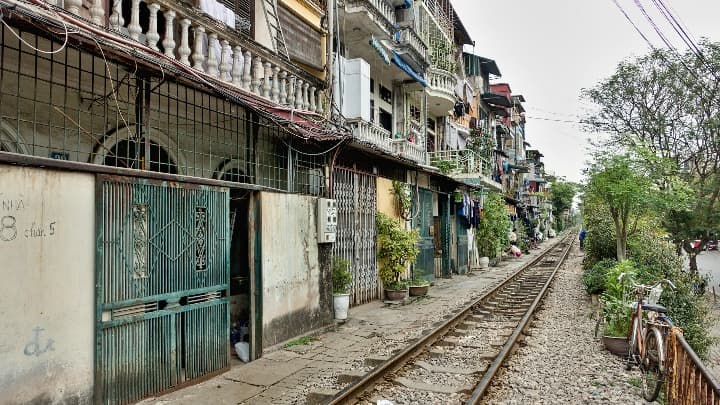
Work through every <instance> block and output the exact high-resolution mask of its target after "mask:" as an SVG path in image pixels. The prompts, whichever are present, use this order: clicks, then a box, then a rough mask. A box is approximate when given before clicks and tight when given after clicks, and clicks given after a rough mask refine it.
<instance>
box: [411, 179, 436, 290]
mask: <svg viewBox="0 0 720 405" xmlns="http://www.w3.org/2000/svg"><path fill="white" fill-rule="evenodd" d="M419 193H420V196H419V203H420V207H417V208H419V210H420V212H418V215H417V217H416V218H415V219H414V220H413V227H414V228H415V229H417V230H418V232H419V233H420V241H419V242H418V249H419V252H418V256H417V261H416V262H415V267H414V273H413V276H414V277H416V278H422V279H424V280H427V281H433V280H435V240H434V238H433V235H432V234H431V233H430V229H431V228H433V227H434V226H435V224H434V222H433V200H432V191H430V190H425V189H422V188H421V189H419ZM413 201H418V198H414V199H413ZM417 208H416V209H417Z"/></svg>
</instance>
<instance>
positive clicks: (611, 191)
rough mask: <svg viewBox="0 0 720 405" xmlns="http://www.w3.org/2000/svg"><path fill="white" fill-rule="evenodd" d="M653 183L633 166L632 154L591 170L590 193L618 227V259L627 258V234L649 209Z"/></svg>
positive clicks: (602, 161) (613, 157) (600, 163)
mask: <svg viewBox="0 0 720 405" xmlns="http://www.w3.org/2000/svg"><path fill="white" fill-rule="evenodd" d="M651 185H652V182H651V181H650V179H649V177H648V176H646V175H644V174H642V173H641V172H639V171H638V170H637V169H636V167H634V165H633V162H632V160H631V157H630V156H629V155H611V156H610V157H603V158H600V159H599V160H598V162H597V163H595V164H594V165H593V166H592V167H591V168H590V170H589V181H588V186H587V194H588V195H589V196H590V197H591V198H594V199H596V200H598V201H601V202H602V203H603V205H604V207H605V208H606V209H607V213H608V214H610V218H611V219H612V221H613V224H614V226H615V239H616V249H617V251H616V256H617V260H618V261H623V260H625V258H626V252H627V238H628V234H630V233H632V232H634V230H635V227H636V225H637V221H638V220H639V219H640V218H641V217H642V216H643V215H645V213H646V210H648V209H649V204H648V203H649V202H650V201H652V200H653V198H652V197H653V196H652V194H653V193H652V188H651Z"/></svg>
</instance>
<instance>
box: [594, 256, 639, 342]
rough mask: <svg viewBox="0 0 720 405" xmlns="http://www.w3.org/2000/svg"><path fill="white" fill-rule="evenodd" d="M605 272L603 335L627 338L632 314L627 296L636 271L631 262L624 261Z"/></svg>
mask: <svg viewBox="0 0 720 405" xmlns="http://www.w3.org/2000/svg"><path fill="white" fill-rule="evenodd" d="M606 271H607V274H606V275H605V292H604V293H603V294H602V302H603V317H604V319H605V335H607V336H627V334H628V331H629V330H630V314H631V313H632V306H631V302H630V300H629V298H630V297H629V294H630V292H631V291H632V286H633V282H634V281H635V279H636V276H637V273H638V270H637V268H636V267H635V265H634V263H633V262H632V261H630V260H625V261H622V262H620V263H617V264H616V265H615V266H612V267H610V268H608V269H607V270H606Z"/></svg>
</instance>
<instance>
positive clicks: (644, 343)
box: [626, 280, 675, 402]
mask: <svg viewBox="0 0 720 405" xmlns="http://www.w3.org/2000/svg"><path fill="white" fill-rule="evenodd" d="M663 285H668V286H670V287H671V288H672V289H675V284H673V283H672V282H671V281H670V280H661V281H658V282H657V283H655V284H653V285H644V284H633V291H632V295H633V297H635V298H634V300H633V303H632V310H633V313H632V316H631V318H630V324H631V329H630V335H629V339H630V345H629V348H628V359H627V365H626V369H627V370H631V369H632V366H633V364H637V365H638V367H639V368H640V371H641V372H642V390H643V398H645V399H646V400H647V401H649V402H652V401H654V400H656V399H657V397H658V395H659V394H660V387H661V386H662V383H663V380H664V378H665V338H666V337H667V336H668V332H669V331H670V328H672V327H673V326H674V324H673V322H672V320H671V319H670V318H669V317H668V316H667V315H666V313H667V309H666V308H665V307H663V306H662V305H659V304H658V303H657V301H658V300H659V299H660V295H661V294H662V292H663ZM643 310H644V311H646V315H645V316H643Z"/></svg>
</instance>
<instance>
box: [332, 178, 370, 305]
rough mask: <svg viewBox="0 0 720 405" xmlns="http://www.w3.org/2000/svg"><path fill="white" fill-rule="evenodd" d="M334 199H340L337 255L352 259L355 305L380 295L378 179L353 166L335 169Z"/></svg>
mask: <svg viewBox="0 0 720 405" xmlns="http://www.w3.org/2000/svg"><path fill="white" fill-rule="evenodd" d="M333 198H335V199H336V200H337V207H338V224H337V240H336V242H335V245H334V246H333V255H335V256H337V257H342V258H343V259H345V260H347V261H348V262H350V267H351V270H350V271H351V272H352V275H353V281H352V286H351V290H350V303H351V304H352V305H359V304H364V303H366V302H370V301H372V300H374V299H377V298H378V297H379V295H378V275H377V258H376V253H377V245H376V243H377V238H376V234H375V212H376V211H377V179H376V177H375V176H373V175H371V174H367V173H361V172H357V171H355V170H352V169H343V168H336V169H334V170H333Z"/></svg>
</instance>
